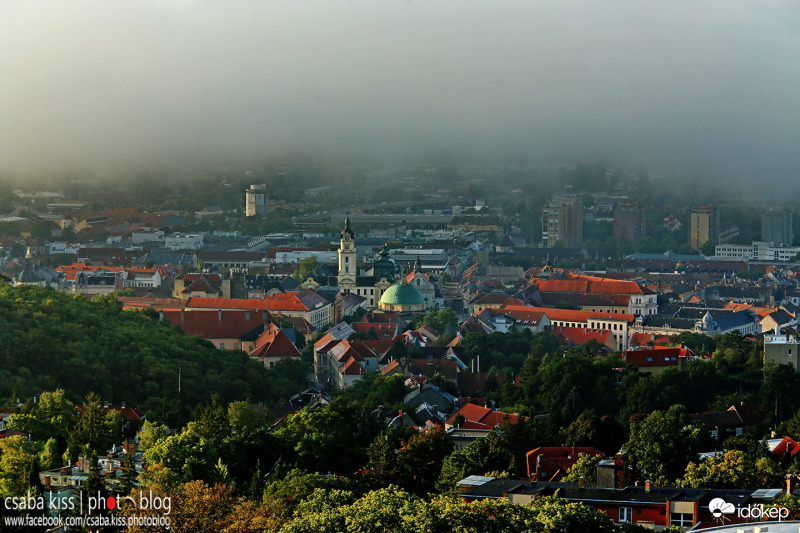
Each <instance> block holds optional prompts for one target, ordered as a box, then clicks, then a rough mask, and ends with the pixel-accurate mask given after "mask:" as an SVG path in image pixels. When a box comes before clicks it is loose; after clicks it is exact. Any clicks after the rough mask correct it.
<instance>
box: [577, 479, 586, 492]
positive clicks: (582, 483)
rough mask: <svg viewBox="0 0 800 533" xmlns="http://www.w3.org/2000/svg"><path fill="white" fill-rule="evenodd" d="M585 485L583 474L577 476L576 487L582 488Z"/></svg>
mask: <svg viewBox="0 0 800 533" xmlns="http://www.w3.org/2000/svg"><path fill="white" fill-rule="evenodd" d="M585 485H586V478H584V477H583V476H581V477H579V478H578V488H579V489H582V488H583V487H584V486H585Z"/></svg>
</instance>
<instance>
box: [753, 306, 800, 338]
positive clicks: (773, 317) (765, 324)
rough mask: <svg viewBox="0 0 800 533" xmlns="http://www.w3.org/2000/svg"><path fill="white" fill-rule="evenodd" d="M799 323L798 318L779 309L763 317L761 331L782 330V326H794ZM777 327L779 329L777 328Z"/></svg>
mask: <svg viewBox="0 0 800 533" xmlns="http://www.w3.org/2000/svg"><path fill="white" fill-rule="evenodd" d="M797 324H798V319H796V318H795V317H793V316H792V315H790V314H789V313H787V312H786V311H784V310H783V309H778V310H776V311H773V312H771V313H769V314H767V315H766V316H764V318H762V319H761V322H760V326H761V333H769V332H774V331H780V330H781V329H782V328H787V327H793V326H796V325H797ZM776 328H777V329H776Z"/></svg>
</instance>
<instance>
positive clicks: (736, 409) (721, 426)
mask: <svg viewBox="0 0 800 533" xmlns="http://www.w3.org/2000/svg"><path fill="white" fill-rule="evenodd" d="M689 418H690V419H691V420H692V421H693V422H695V423H696V424H698V425H699V426H700V427H702V428H704V429H707V430H708V431H709V432H710V433H711V436H713V437H717V436H719V433H720V432H721V431H723V430H725V431H728V432H730V433H733V434H736V435H741V434H743V433H750V432H751V431H752V430H753V429H754V428H755V427H756V426H758V425H759V424H761V423H763V422H764V417H763V416H761V415H760V414H759V406H758V405H753V404H751V405H747V404H744V403H742V404H740V405H732V406H731V407H729V408H728V409H727V410H726V411H707V412H705V413H691V414H690V415H689Z"/></svg>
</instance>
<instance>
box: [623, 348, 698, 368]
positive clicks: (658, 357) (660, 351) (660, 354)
mask: <svg viewBox="0 0 800 533" xmlns="http://www.w3.org/2000/svg"><path fill="white" fill-rule="evenodd" d="M695 355H696V354H695V353H694V352H693V351H691V350H690V349H688V348H674V347H669V346H655V347H653V348H650V349H639V350H629V351H627V352H622V353H620V354H619V356H620V357H621V358H622V359H624V360H625V363H627V364H629V365H633V366H642V367H648V366H677V365H679V364H680V359H682V358H686V357H695Z"/></svg>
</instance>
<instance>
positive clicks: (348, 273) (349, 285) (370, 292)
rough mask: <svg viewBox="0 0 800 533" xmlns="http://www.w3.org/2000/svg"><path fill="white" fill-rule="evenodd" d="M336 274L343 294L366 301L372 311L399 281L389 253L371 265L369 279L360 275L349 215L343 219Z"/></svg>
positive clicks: (382, 251)
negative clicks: (388, 290) (359, 297)
mask: <svg viewBox="0 0 800 533" xmlns="http://www.w3.org/2000/svg"><path fill="white" fill-rule="evenodd" d="M339 235H340V236H339V272H338V276H337V285H338V286H339V291H340V292H342V293H343V294H347V293H352V294H356V295H358V296H361V297H363V298H366V300H367V308H369V309H375V308H377V307H378V302H379V301H380V299H381V296H383V293H384V292H385V291H386V289H388V288H389V287H391V286H392V284H394V283H395V281H396V280H397V279H398V270H397V267H396V266H395V264H394V261H392V260H391V259H390V258H389V250H388V248H387V247H386V245H384V247H383V250H381V252H380V254H379V255H378V257H377V258H376V260H375V262H374V263H373V264H372V270H371V272H370V273H371V275H359V271H358V263H357V258H358V249H357V248H356V243H355V232H354V231H353V228H351V227H350V214H349V213H348V214H347V217H346V218H345V219H344V228H343V229H342V231H341V233H340V234H339Z"/></svg>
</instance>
